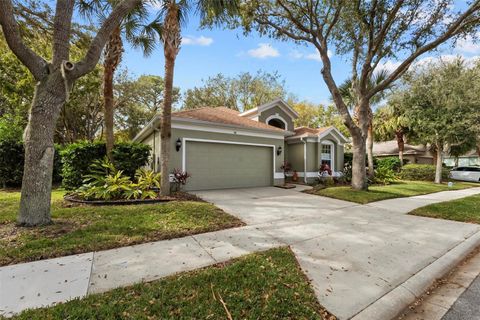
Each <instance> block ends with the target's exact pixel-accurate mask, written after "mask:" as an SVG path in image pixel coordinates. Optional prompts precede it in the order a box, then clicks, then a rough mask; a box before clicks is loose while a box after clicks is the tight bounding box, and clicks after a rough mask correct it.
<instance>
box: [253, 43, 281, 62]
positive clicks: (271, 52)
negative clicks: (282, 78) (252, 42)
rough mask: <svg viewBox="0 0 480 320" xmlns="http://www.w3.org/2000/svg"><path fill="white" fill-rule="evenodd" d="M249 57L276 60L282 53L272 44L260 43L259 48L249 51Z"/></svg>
mask: <svg viewBox="0 0 480 320" xmlns="http://www.w3.org/2000/svg"><path fill="white" fill-rule="evenodd" d="M248 55H249V56H251V57H254V58H260V59H265V58H274V57H278V56H280V52H278V50H277V49H275V48H274V47H272V45H271V44H270V43H259V44H258V48H256V49H251V50H248Z"/></svg>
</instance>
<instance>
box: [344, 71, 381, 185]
mask: <svg viewBox="0 0 480 320" xmlns="http://www.w3.org/2000/svg"><path fill="white" fill-rule="evenodd" d="M388 75H389V74H388V71H386V70H384V69H381V70H379V71H378V72H376V73H374V74H373V76H372V77H371V78H370V82H369V83H368V88H369V89H370V88H373V87H375V86H377V85H378V84H380V83H381V82H383V81H384V80H385V79H386V78H387V77H388ZM387 89H388V88H387ZM339 90H340V94H341V95H342V98H343V101H344V102H345V104H346V105H347V106H348V107H349V108H350V109H354V108H355V105H356V102H357V99H356V95H355V91H354V87H353V83H352V79H347V80H345V81H344V82H343V83H342V84H341V85H340V86H339ZM385 95H386V91H382V92H380V93H378V94H376V95H375V96H373V97H372V99H370V102H369V108H368V112H369V124H368V132H367V158H368V174H369V176H370V177H373V175H374V170H373V140H374V137H373V112H372V108H371V107H372V106H375V105H378V104H379V103H380V102H381V101H382V100H383V99H384V98H385ZM353 112H354V118H355V119H356V118H357V110H356V108H355V109H354V110H353Z"/></svg>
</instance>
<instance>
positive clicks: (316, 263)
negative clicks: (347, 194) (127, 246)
mask: <svg viewBox="0 0 480 320" xmlns="http://www.w3.org/2000/svg"><path fill="white" fill-rule="evenodd" d="M301 189H303V188H301ZM298 191H299V190H298V189H296V190H284V189H279V188H251V189H232V190H219V191H203V192H198V193H197V194H198V195H199V196H200V197H202V198H203V199H205V200H207V201H209V202H212V203H214V204H215V205H217V206H219V207H220V208H222V209H224V210H225V211H226V212H228V213H230V214H234V215H236V216H238V217H239V218H241V219H242V220H243V221H245V222H246V223H247V224H249V225H252V226H255V228H256V229H257V230H259V231H261V232H263V233H265V234H266V235H269V236H271V237H272V238H274V239H276V240H278V241H279V242H281V243H283V244H287V245H290V246H291V248H292V250H293V251H294V253H295V254H296V256H297V259H298V261H299V263H300V265H301V267H302V269H303V270H304V271H305V273H306V274H307V276H308V277H309V279H310V280H311V282H312V285H313V288H314V290H315V292H316V295H317V297H318V299H319V301H320V303H321V304H322V305H323V306H324V307H325V308H326V309H327V310H329V311H330V312H331V313H333V314H335V315H336V316H337V317H339V319H350V318H354V317H355V319H387V318H386V315H391V314H394V312H395V311H394V310H396V309H398V308H403V307H405V306H406V304H408V303H409V302H408V301H411V300H414V299H415V298H416V297H417V296H419V295H420V294H421V293H423V290H421V288H427V287H428V286H429V283H430V281H431V280H433V279H434V278H432V277H435V275H436V274H437V275H438V274H439V272H441V270H443V269H442V267H443V268H446V267H447V266H449V264H452V263H454V262H455V261H456V260H458V259H460V258H461V257H462V255H464V254H466V253H465V252H467V251H469V250H470V247H472V246H476V245H478V244H479V243H480V226H478V225H473V224H466V223H459V222H452V221H445V220H437V219H431V218H423V217H416V216H409V215H406V214H405V213H407V212H408V211H410V210H412V209H413V208H415V207H418V206H423V205H426V204H428V203H432V202H438V201H441V199H444V201H445V200H448V199H453V198H461V197H464V196H468V195H470V194H476V193H480V188H475V189H469V190H462V191H459V192H457V191H449V192H448V195H442V194H440V195H439V196H437V195H432V196H430V197H429V196H420V197H412V198H404V199H397V200H395V201H393V200H387V201H385V202H377V203H376V204H375V205H374V206H373V205H358V204H355V203H350V202H346V201H340V200H335V199H330V198H325V197H319V196H315V195H309V194H305V193H301V192H298ZM467 253H468V252H467ZM455 259H456V260H455ZM434 262H435V263H434ZM435 268H436V269H435ZM439 268H440V269H439ZM435 270H436V271H435ZM435 272H436V273H435ZM418 291H422V292H418ZM378 301H382V304H381V307H380V308H378V307H377V305H379V304H377V303H376V302H378ZM398 304H403V305H402V306H400V307H399V306H398ZM388 308H391V309H392V310H393V311H391V312H393V313H388V311H389V310H387V309H388ZM395 308H396V309H395Z"/></svg>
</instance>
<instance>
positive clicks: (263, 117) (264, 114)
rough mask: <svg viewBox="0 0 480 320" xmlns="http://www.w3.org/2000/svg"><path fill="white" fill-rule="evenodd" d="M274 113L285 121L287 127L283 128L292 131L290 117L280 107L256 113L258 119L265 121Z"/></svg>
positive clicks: (292, 126)
mask: <svg viewBox="0 0 480 320" xmlns="http://www.w3.org/2000/svg"><path fill="white" fill-rule="evenodd" d="M276 114H278V115H279V116H280V117H282V118H283V119H284V120H285V121H286V122H287V128H285V130H288V131H293V128H294V125H293V120H292V118H291V117H290V116H289V115H288V114H286V113H285V112H284V111H283V110H282V109H280V107H273V108H270V109H268V110H265V111H263V112H262V113H260V114H259V115H258V121H259V122H263V123H266V120H267V118H268V117H270V116H272V115H276Z"/></svg>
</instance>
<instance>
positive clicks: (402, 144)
mask: <svg viewBox="0 0 480 320" xmlns="http://www.w3.org/2000/svg"><path fill="white" fill-rule="evenodd" d="M395 137H396V138H397V145H398V159H400V167H402V166H403V151H404V150H405V140H404V139H403V131H402V130H397V131H395Z"/></svg>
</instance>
